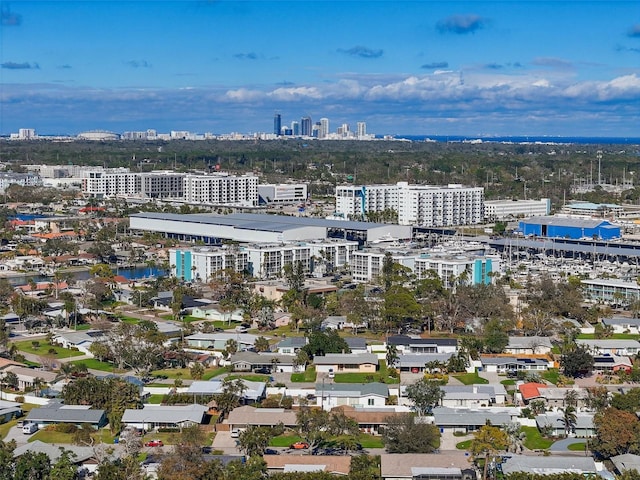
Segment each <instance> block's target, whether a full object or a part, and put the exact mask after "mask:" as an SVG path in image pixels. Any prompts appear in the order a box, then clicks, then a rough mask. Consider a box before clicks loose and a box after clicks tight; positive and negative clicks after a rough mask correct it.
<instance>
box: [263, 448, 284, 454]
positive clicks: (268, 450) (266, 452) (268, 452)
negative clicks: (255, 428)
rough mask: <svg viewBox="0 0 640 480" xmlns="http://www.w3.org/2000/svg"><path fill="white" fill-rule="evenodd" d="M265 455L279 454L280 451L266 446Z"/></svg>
mask: <svg viewBox="0 0 640 480" xmlns="http://www.w3.org/2000/svg"><path fill="white" fill-rule="evenodd" d="M264 454H265V455H280V452H279V451H278V450H274V449H273V448H267V449H266V450H265V451H264Z"/></svg>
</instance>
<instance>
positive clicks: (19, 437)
mask: <svg viewBox="0 0 640 480" xmlns="http://www.w3.org/2000/svg"><path fill="white" fill-rule="evenodd" d="M23 420H24V417H23ZM30 437H31V435H25V434H24V433H22V427H18V426H17V425H14V426H13V427H11V428H10V429H9V433H7V436H6V437H4V439H3V441H4V442H5V443H7V442H10V441H11V440H15V441H16V444H18V446H20V445H24V444H26V443H27V442H28V441H29V438H30Z"/></svg>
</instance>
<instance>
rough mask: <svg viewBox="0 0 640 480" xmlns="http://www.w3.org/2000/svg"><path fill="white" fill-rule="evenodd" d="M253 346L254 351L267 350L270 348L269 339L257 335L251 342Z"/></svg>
mask: <svg viewBox="0 0 640 480" xmlns="http://www.w3.org/2000/svg"><path fill="white" fill-rule="evenodd" d="M253 347H254V348H255V349H256V352H268V351H269V348H270V345H269V340H267V339H266V338H264V337H258V338H256V341H255V342H254V343H253Z"/></svg>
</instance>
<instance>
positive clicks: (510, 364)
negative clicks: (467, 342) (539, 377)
mask: <svg viewBox="0 0 640 480" xmlns="http://www.w3.org/2000/svg"><path fill="white" fill-rule="evenodd" d="M480 361H481V363H482V368H484V369H485V370H486V371H487V372H497V373H507V372H518V371H524V372H544V371H545V370H548V369H549V368H552V367H553V361H549V360H546V359H544V358H529V357H493V356H489V355H481V356H480Z"/></svg>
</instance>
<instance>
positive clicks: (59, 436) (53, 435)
mask: <svg viewBox="0 0 640 480" xmlns="http://www.w3.org/2000/svg"><path fill="white" fill-rule="evenodd" d="M92 436H93V438H94V439H95V440H96V442H98V443H99V442H103V443H113V437H114V436H113V434H112V433H111V432H110V431H109V429H107V428H103V429H101V430H99V431H98V432H96V433H94V434H93V435H92ZM36 440H40V441H41V442H44V443H73V433H60V432H56V431H55V430H53V429H48V428H43V429H41V430H38V431H37V432H36V433H34V434H33V435H31V436H30V437H29V439H28V440H27V441H28V442H35V441H36Z"/></svg>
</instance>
